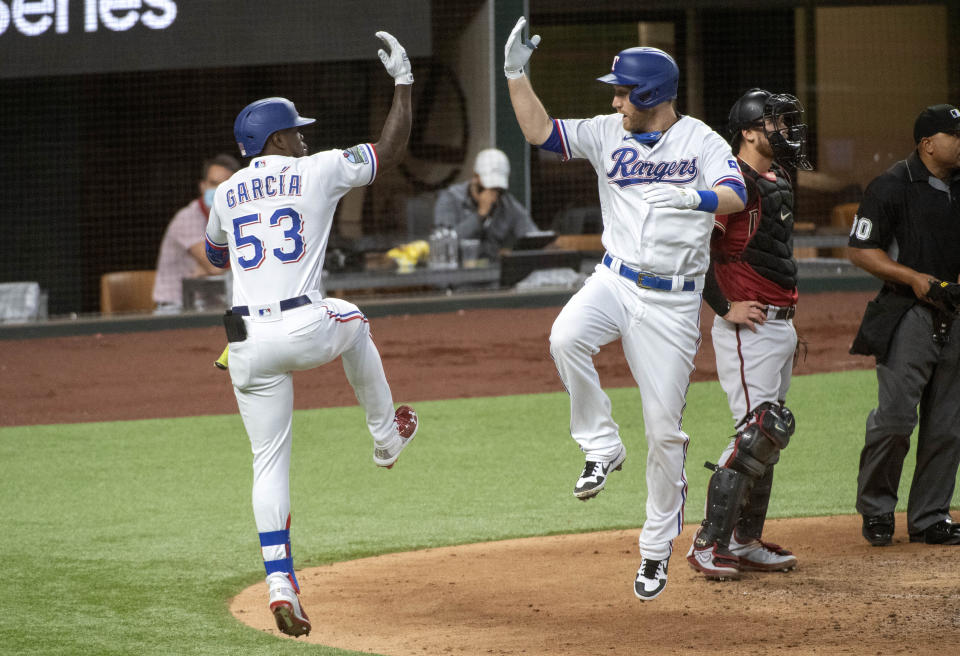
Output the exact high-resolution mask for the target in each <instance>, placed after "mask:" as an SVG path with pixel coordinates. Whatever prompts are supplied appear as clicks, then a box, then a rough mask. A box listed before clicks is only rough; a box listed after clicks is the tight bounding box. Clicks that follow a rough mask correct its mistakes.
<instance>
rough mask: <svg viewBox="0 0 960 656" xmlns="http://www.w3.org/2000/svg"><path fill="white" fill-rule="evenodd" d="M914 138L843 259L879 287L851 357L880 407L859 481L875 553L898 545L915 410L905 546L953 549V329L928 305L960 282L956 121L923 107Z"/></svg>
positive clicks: (874, 188)
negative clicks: (860, 359) (867, 365)
mask: <svg viewBox="0 0 960 656" xmlns="http://www.w3.org/2000/svg"><path fill="white" fill-rule="evenodd" d="M913 137H914V140H915V141H916V144H917V147H916V150H915V151H914V152H913V153H911V154H910V156H909V157H907V159H905V160H903V161H900V162H897V163H896V164H894V165H893V166H892V167H890V169H889V170H888V171H886V172H885V173H883V174H882V175H880V176H879V177H878V178H876V179H875V180H873V181H872V182H871V183H870V185H869V186H868V187H867V190H866V192H865V194H864V198H863V201H862V202H861V203H860V208H859V209H858V211H857V216H856V218H855V219H854V222H853V228H852V230H851V231H850V241H849V248H848V249H847V252H848V256H849V258H850V261H851V262H853V263H854V264H855V265H857V266H858V267H860V268H861V269H863V270H865V271H867V272H868V273H870V274H872V275H874V276H876V277H877V278H880V279H881V280H883V281H884V284H883V288H882V289H881V291H880V293H879V294H878V295H877V297H876V299H874V300H873V301H870V303H868V304H867V310H866V312H865V313H864V317H863V322H862V324H861V326H860V330H859V332H858V333H857V336H856V339H855V340H854V342H853V346H852V347H851V349H850V352H851V353H857V354H863V355H873V356H875V357H876V359H877V384H878V394H877V397H878V399H877V407H876V408H875V409H873V410H872V411H871V412H870V414H869V415H868V416H867V429H866V440H865V443H864V446H863V451H862V452H861V453H860V473H859V476H858V477H857V511H858V512H859V513H860V514H861V515H863V537H865V538H866V539H867V540H868V541H869V542H870V544H872V545H874V546H885V545H888V544H890V543H891V542H892V540H893V532H894V515H893V512H894V509H895V508H896V505H897V487H898V485H899V483H900V474H901V472H902V470H903V461H904V458H905V457H906V455H907V451H908V450H909V449H910V435H911V433H912V432H913V429H914V428H915V427H916V426H917V409H918V406H919V423H920V430H919V432H918V436H917V465H916V470H915V472H914V475H913V482H912V483H911V485H910V497H909V498H908V500H907V530H908V532H909V535H910V541H911V542H925V543H927V544H956V545H960V524H953V523H952V522H951V519H950V513H949V510H950V500H951V499H952V498H953V489H954V484H955V482H956V475H957V467H958V465H960V321H955V319H956V312H955V308H953V309H952V308H948V307H944V306H943V304H942V303H941V304H940V306H941V307H937V306H935V305H934V303H933V301H934V300H935V298H934V296H935V295H934V293H933V292H937V291H939V290H940V289H942V288H943V287H941V286H940V285H939V283H940V282H941V281H946V282H950V283H956V282H958V280H960V278H958V277H960V110H958V109H957V108H956V107H953V106H951V105H933V106H931V107H927V108H926V109H925V110H923V111H922V112H921V113H920V116H918V117H917V120H916V122H915V123H914V127H913ZM931 284H935V285H937V289H935V290H933V292H931ZM951 310H953V311H951Z"/></svg>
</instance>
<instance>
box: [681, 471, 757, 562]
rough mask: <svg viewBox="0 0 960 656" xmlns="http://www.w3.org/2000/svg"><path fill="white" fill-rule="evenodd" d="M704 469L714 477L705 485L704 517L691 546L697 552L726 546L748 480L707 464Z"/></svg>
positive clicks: (741, 475)
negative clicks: (711, 546)
mask: <svg viewBox="0 0 960 656" xmlns="http://www.w3.org/2000/svg"><path fill="white" fill-rule="evenodd" d="M705 466H706V468H707V469H712V470H713V476H711V477H710V483H709V484H708V486H707V510H706V516H705V517H704V518H703V524H702V528H701V529H700V531H699V533H698V534H697V539H696V540H695V542H694V546H695V547H696V548H698V549H703V548H706V547H708V546H710V545H711V544H719V545H720V546H722V547H727V546H728V545H729V544H730V535H731V533H733V527H734V524H735V523H736V521H737V517H738V516H739V514H740V506H741V504H742V503H743V497H744V494H745V493H746V490H747V485H748V484H749V482H750V479H749V478H747V477H746V476H745V475H744V474H742V473H741V472H738V471H736V470H734V469H729V468H727V467H718V466H717V465H713V464H711V463H709V462H708V463H705Z"/></svg>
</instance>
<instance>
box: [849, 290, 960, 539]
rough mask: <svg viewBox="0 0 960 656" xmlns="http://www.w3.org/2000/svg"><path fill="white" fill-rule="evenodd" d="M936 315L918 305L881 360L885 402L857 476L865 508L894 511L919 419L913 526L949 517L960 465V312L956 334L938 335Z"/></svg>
mask: <svg viewBox="0 0 960 656" xmlns="http://www.w3.org/2000/svg"><path fill="white" fill-rule="evenodd" d="M933 331H934V326H933V317H932V315H931V312H930V311H929V310H928V309H927V308H926V307H924V306H923V305H920V304H917V305H915V306H914V307H913V308H911V309H910V310H909V311H908V312H907V313H906V315H904V317H903V319H902V320H901V321H900V325H899V326H898V327H897V330H896V332H895V333H894V335H893V343H892V344H891V346H890V352H889V353H888V354H887V359H886V361H885V362H883V363H877V383H878V395H877V396H878V398H877V401H878V405H877V407H876V408H875V409H873V410H872V411H871V412H870V414H869V416H868V417H867V430H866V439H865V442H864V446H863V451H862V452H861V453H860V474H859V476H858V477H857V511H858V512H859V513H860V514H861V515H879V514H882V513H888V512H893V511H894V509H895V507H896V505H897V487H898V485H899V483H900V474H901V472H902V470H903V461H904V458H905V457H906V455H907V451H909V450H910V435H911V433H912V432H913V429H914V428H915V427H916V426H917V410H918V406H919V415H920V416H919V423H920V430H919V431H918V433H917V466H916V469H915V471H914V475H913V482H912V483H911V484H910V496H909V498H908V499H907V529H908V531H910V532H911V533H915V532H918V531H922V530H923V529H925V528H927V527H928V526H931V525H933V524H936V523H937V522H939V521H941V520H944V519H946V518H947V517H949V509H950V500H951V499H952V498H953V489H954V484H955V483H956V476H957V466H958V465H960V318H958V320H956V321H954V323H953V326H952V328H951V330H950V333H949V341H948V342H947V343H946V344H939V343H937V342H936V341H935V340H934V339H933Z"/></svg>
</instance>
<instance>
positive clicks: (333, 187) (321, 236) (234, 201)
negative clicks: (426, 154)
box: [207, 144, 378, 305]
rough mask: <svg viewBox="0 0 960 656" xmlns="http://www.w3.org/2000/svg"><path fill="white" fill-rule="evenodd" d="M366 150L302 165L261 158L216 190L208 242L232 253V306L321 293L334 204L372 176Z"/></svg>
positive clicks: (372, 157)
mask: <svg viewBox="0 0 960 656" xmlns="http://www.w3.org/2000/svg"><path fill="white" fill-rule="evenodd" d="M377 169H378V165H377V154H376V151H375V150H374V148H373V146H372V145H370V144H361V145H359V146H355V147H353V148H350V149H348V150H339V149H336V150H327V151H324V152H320V153H316V154H314V155H309V156H307V157H284V156H282V155H267V156H264V157H255V158H254V159H253V160H251V162H250V165H249V166H248V167H246V168H244V169H241V170H240V171H237V172H236V173H235V174H233V176H232V177H231V178H230V179H229V180H227V181H226V182H224V183H223V184H221V185H220V186H219V187H218V188H217V193H216V197H215V200H214V203H213V207H212V208H211V210H210V219H209V221H208V222H207V240H208V241H209V242H210V243H211V244H213V245H214V246H217V247H220V248H225V247H227V246H228V245H229V247H230V269H231V270H232V271H233V304H234V305H260V304H268V303H273V302H275V301H279V300H283V299H286V298H293V297H296V296H300V295H303V294H306V293H307V292H309V291H314V290H320V289H322V287H321V275H322V272H323V259H324V255H325V253H326V250H327V240H328V238H329V236H330V228H331V226H332V224H333V214H334V211H335V210H336V208H337V203H338V202H339V200H340V198H342V197H343V196H344V195H345V194H346V193H347V192H348V191H349V190H350V188H351V187H361V186H364V185H368V184H370V183H371V182H373V180H374V179H375V178H376V176H377Z"/></svg>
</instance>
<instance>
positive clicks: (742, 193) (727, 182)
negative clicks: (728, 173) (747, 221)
mask: <svg viewBox="0 0 960 656" xmlns="http://www.w3.org/2000/svg"><path fill="white" fill-rule="evenodd" d="M720 184H721V185H723V186H724V187H730V188H731V189H733V190H734V191H735V192H736V194H737V196H739V197H740V200H742V201H743V204H744V205H746V204H747V188H746V187H745V186H744V185H743V183H742V182H740V181H739V180H732V179H730V178H726V179H724V180H721V181H720Z"/></svg>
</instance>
